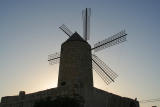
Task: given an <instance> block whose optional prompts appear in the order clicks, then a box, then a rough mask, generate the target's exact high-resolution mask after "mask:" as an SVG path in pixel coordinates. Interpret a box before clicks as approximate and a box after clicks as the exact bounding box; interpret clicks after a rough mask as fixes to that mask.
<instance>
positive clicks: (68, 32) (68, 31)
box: [59, 24, 73, 37]
mask: <svg viewBox="0 0 160 107" xmlns="http://www.w3.org/2000/svg"><path fill="white" fill-rule="evenodd" d="M59 28H60V29H61V30H62V31H63V32H64V33H66V34H67V35H68V36H69V37H70V36H72V35H73V33H72V31H71V30H70V29H69V28H68V27H67V26H66V25H64V24H63V25H62V26H60V27H59Z"/></svg>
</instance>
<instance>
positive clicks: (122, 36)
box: [48, 8, 127, 85]
mask: <svg viewBox="0 0 160 107" xmlns="http://www.w3.org/2000/svg"><path fill="white" fill-rule="evenodd" d="M90 16H91V9H90V8H86V9H84V10H83V11H82V20H83V40H84V41H86V42H87V40H89V39H90ZM59 28H60V29H61V30H62V31H63V32H64V33H66V34H67V36H68V37H69V38H70V37H71V36H72V35H74V33H72V31H71V30H70V29H69V28H68V27H67V26H66V25H64V24H63V25H62V26H60V27H59ZM126 35H127V34H126V33H125V30H122V31H120V32H119V33H117V34H115V35H112V36H110V37H108V38H107V39H104V40H102V41H100V42H98V43H95V44H94V47H93V48H91V50H90V51H94V52H97V51H100V50H103V49H105V48H108V47H111V46H113V45H116V44H120V43H122V42H124V41H126ZM87 43H88V42H87ZM60 58H61V55H60V52H56V53H54V54H51V55H49V56H48V61H49V63H50V64H52V65H53V64H56V63H59V62H60ZM92 69H94V70H95V71H96V73H97V74H98V75H99V76H100V77H101V79H102V80H103V81H104V82H105V83H106V84H107V85H108V84H110V83H111V82H114V80H115V78H117V77H118V75H117V74H116V73H115V72H114V71H113V70H112V69H110V68H109V67H108V66H107V65H106V64H105V63H104V62H103V61H102V60H101V59H100V58H98V56H96V55H95V54H92ZM62 84H65V83H62Z"/></svg>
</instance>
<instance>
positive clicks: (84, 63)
mask: <svg viewBox="0 0 160 107" xmlns="http://www.w3.org/2000/svg"><path fill="white" fill-rule="evenodd" d="M58 87H70V88H77V89H80V88H89V87H93V75H92V58H91V46H90V45H89V44H88V43H87V42H85V41H66V42H64V43H63V44H62V46H61V59H60V67H59V77H58Z"/></svg>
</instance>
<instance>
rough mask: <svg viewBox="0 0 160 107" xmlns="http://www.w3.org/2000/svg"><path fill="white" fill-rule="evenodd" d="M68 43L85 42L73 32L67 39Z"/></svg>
mask: <svg viewBox="0 0 160 107" xmlns="http://www.w3.org/2000/svg"><path fill="white" fill-rule="evenodd" d="M69 41H82V42H86V41H85V40H84V39H83V38H82V37H81V36H80V35H79V34H78V33H77V32H75V33H74V34H73V35H72V36H71V37H69V39H67V40H66V42H69Z"/></svg>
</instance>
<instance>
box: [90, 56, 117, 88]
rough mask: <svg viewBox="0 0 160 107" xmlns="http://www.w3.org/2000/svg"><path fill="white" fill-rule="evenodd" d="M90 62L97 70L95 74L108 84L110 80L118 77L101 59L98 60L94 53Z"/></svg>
mask: <svg viewBox="0 0 160 107" xmlns="http://www.w3.org/2000/svg"><path fill="white" fill-rule="evenodd" d="M92 64H93V69H94V70H95V71H96V72H97V74H98V75H99V76H100V77H101V78H102V79H103V81H104V82H105V83H106V84H107V85H108V84H110V83H111V82H114V79H115V78H117V77H118V75H117V74H116V73H115V72H113V70H111V69H110V68H109V67H108V66H107V65H106V64H105V63H104V62H103V61H102V60H100V59H99V58H98V57H97V56H96V55H93V54H92Z"/></svg>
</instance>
